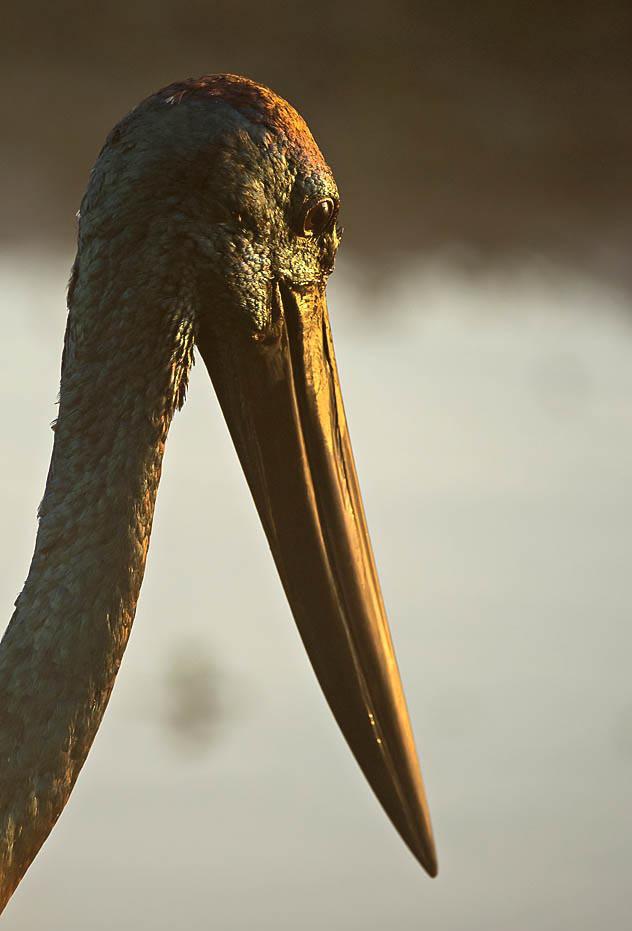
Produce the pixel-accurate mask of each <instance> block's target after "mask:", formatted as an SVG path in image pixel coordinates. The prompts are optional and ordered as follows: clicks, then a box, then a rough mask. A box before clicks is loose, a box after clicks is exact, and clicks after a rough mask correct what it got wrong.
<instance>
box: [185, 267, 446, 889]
mask: <svg viewBox="0 0 632 931" xmlns="http://www.w3.org/2000/svg"><path fill="white" fill-rule="evenodd" d="M272 321H273V322H272V327H271V330H270V331H269V332H268V333H267V334H266V335H265V336H264V337H261V338H257V337H253V335H252V334H251V333H246V332H244V331H242V330H241V328H240V327H236V326H232V327H231V326H228V325H226V324H224V325H223V326H219V325H218V326H203V327H202V332H201V334H200V336H199V338H198V345H199V348H200V351H201V353H202V356H203V358H204V361H205V363H206V366H207V368H208V370H209V373H210V375H211V378H212V380H213V384H214V386H215V390H216V392H217V395H218V397H219V401H220V404H221V406H222V410H223V412H224V416H225V418H226V422H227V424H228V427H229V429H230V432H231V435H232V438H233V441H234V443H235V446H236V448H237V452H238V455H239V458H240V461H241V464H242V467H243V469H244V472H245V474H246V478H247V480H248V484H249V486H250V489H251V491H252V495H253V498H254V500H255V504H256V506H257V510H258V512H259V516H260V518H261V521H262V523H263V526H264V529H265V532H266V534H267V537H268V541H269V543H270V548H271V550H272V554H273V556H274V560H275V562H276V565H277V569H278V571H279V574H280V576H281V580H282V582H283V587H284V589H285V592H286V595H287V598H288V601H289V603H290V606H291V608H292V612H293V614H294V618H295V620H296V623H297V625H298V629H299V632H300V634H301V637H302V640H303V643H304V644H305V648H306V650H307V653H308V655H309V658H310V661H311V663H312V666H313V667H314V671H315V672H316V675H317V677H318V680H319V682H320V684H321V687H322V689H323V692H324V694H325V697H326V699H327V701H328V703H329V705H330V707H331V710H332V711H333V713H334V715H335V717H336V720H337V721H338V724H339V725H340V728H341V729H342V732H343V734H344V736H345V738H346V740H347V742H348V744H349V747H350V748H351V750H352V752H353V753H354V755H355V757H356V759H357V761H358V763H359V764H360V767H361V768H362V771H363V772H364V775H365V776H366V778H367V780H368V781H369V783H370V785H371V787H372V788H373V790H374V792H375V794H376V795H377V797H378V799H379V801H380V802H381V804H382V805H383V807H384V809H385V811H386V813H387V814H388V816H389V817H390V819H391V821H392V822H393V824H394V825H395V827H396V828H397V830H398V831H399V833H400V834H401V836H402V838H403V839H404V841H405V842H406V844H407V845H408V846H409V848H410V849H411V851H412V852H413V854H414V855H415V857H417V859H418V860H419V862H420V863H421V865H422V866H423V867H424V869H425V870H426V871H427V872H428V873H429V874H430V875H431V876H435V875H436V873H437V859H436V853H435V846H434V840H433V835H432V827H431V823H430V815H429V812H428V804H427V802H426V797H425V793H424V787H423V782H422V778H421V773H420V770H419V764H418V761H417V754H416V751H415V744H414V739H413V735H412V730H411V726H410V721H409V718H408V712H407V709H406V700H405V698H404V692H403V689H402V684H401V680H400V677H399V672H398V669H397V661H396V659H395V653H394V650H393V644H392V641H391V637H390V632H389V628H388V621H387V619H386V613H385V610H384V604H383V601H382V595H381V592H380V585H379V580H378V577H377V571H376V568H375V562H374V559H373V553H372V550H371V543H370V540H369V534H368V530H367V526H366V520H365V516H364V509H363V506H362V499H361V496H360V488H359V485H358V479H357V476H356V471H355V465H354V461H353V453H352V450H351V443H350V440H349V433H348V430H347V423H346V418H345V413H344V408H343V403H342V397H341V393H340V385H339V381H338V372H337V369H336V362H335V357H334V349H333V343H332V338H331V331H330V327H329V318H328V313H327V305H326V301H325V294H324V288H320V287H314V288H312V289H310V290H307V291H302V292H301V293H298V292H297V291H295V290H293V289H291V288H289V287H288V286H286V285H283V284H280V285H275V286H274V288H273V292H272Z"/></svg>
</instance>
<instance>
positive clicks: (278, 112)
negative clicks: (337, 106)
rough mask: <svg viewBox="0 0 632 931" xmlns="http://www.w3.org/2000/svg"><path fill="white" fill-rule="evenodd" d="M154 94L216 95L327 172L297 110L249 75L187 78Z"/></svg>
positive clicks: (172, 98)
mask: <svg viewBox="0 0 632 931" xmlns="http://www.w3.org/2000/svg"><path fill="white" fill-rule="evenodd" d="M155 96H156V97H158V98H160V99H162V100H164V101H165V102H166V103H173V104H179V103H180V102H181V101H182V100H184V99H185V98H191V97H202V98H209V97H219V98H220V99H221V100H224V101H226V103H229V104H230V105H231V106H233V107H235V109H236V110H239V111H240V112H241V113H243V114H244V116H246V117H247V118H248V119H249V120H250V121H251V122H253V123H259V124H262V125H264V126H267V127H269V128H270V129H271V130H272V131H274V132H276V133H279V134H281V135H283V136H285V137H286V139H287V140H288V142H289V143H290V144H291V145H292V146H294V147H296V148H297V149H299V150H301V151H302V152H303V153H304V155H306V156H307V157H308V159H309V160H310V161H312V162H314V163H315V164H316V165H317V166H318V167H319V168H320V169H321V170H322V169H325V170H326V171H327V172H329V171H330V169H329V167H328V166H327V163H326V162H325V160H324V158H323V155H322V153H321V151H320V149H319V148H318V146H317V145H316V141H315V140H314V137H313V136H312V134H311V132H310V131H309V128H308V126H307V123H306V122H305V120H304V119H303V117H302V116H301V115H300V113H297V112H296V110H295V109H294V107H292V106H291V105H290V104H289V103H288V102H287V100H284V99H283V98H282V97H279V96H278V94H275V93H274V91H272V90H270V88H269V87H264V86H263V85H262V84H257V83H256V82H255V81H251V80H250V79H249V78H244V77H241V76H240V75H238V74H206V75H202V77H200V78H197V79H194V78H189V79H188V80H186V81H176V82H175V83H174V84H169V85H168V87H163V88H162V90H159V91H158V92H157V94H156V95H155Z"/></svg>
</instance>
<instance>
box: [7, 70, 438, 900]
mask: <svg viewBox="0 0 632 931" xmlns="http://www.w3.org/2000/svg"><path fill="white" fill-rule="evenodd" d="M339 207H340V197H339V193H338V189H337V186H336V183H335V180H334V175H333V173H332V170H331V169H330V168H329V166H328V164H327V162H326V161H325V158H324V156H323V155H322V153H321V151H320V149H319V147H318V145H317V144H316V142H315V140H314V137H313V136H312V133H311V132H310V130H309V128H308V126H307V124H306V123H305V121H304V120H303V118H302V117H301V116H300V115H299V114H298V112H297V111H296V110H295V109H294V108H293V107H292V106H291V105H290V104H289V103H288V102H287V101H286V100H284V99H283V98H281V97H280V96H278V95H277V94H276V93H275V92H273V91H272V90H270V89H269V88H267V87H265V86H263V85H261V84H258V83H256V82H254V81H252V80H250V79H248V78H245V77H241V76H239V75H233V74H215V75H205V76H203V77H201V78H199V79H191V78H189V79H187V80H183V81H178V82H175V83H173V84H170V85H168V86H167V87H163V88H162V89H161V90H159V91H157V92H156V93H154V94H152V95H151V96H149V97H147V98H146V99H144V100H143V101H141V103H139V104H138V106H136V107H135V108H134V109H133V110H132V111H131V112H130V113H129V114H127V116H125V117H124V118H123V119H122V120H121V121H120V122H119V123H118V124H117V125H116V126H115V127H114V128H113V129H112V131H111V132H110V133H109V135H108V136H107V138H106V140H105V144H104V145H103V148H102V150H101V152H100V154H99V156H98V158H97V161H96V163H95V165H94V168H93V169H92V171H91V174H90V178H89V183H88V186H87V190H86V192H85V195H84V197H83V199H82V202H81V207H80V210H79V213H78V236H77V240H78V241H77V253H76V258H75V261H74V264H73V266H72V272H71V277H70V282H69V286H68V297H67V304H68V316H67V323H66V331H65V336H64V344H63V352H62V362H61V380H60V389H59V409H58V416H57V419H56V421H55V423H54V424H53V429H54V442H53V451H52V456H51V461H50V466H49V470H48V476H47V480H46V485H45V491H44V495H43V498H42V501H41V504H40V507H39V510H38V531H37V537H36V542H35V549H34V554H33V557H32V561H31V565H30V568H29V572H28V576H27V579H26V582H25V584H24V587H23V589H22V591H21V593H20V595H19V596H18V598H17V600H16V602H15V611H14V613H13V615H12V617H11V620H10V622H9V625H8V627H7V629H6V631H5V634H4V636H3V639H2V642H1V644H0V911H2V910H3V909H4V907H5V906H6V904H7V902H8V901H9V899H10V897H11V895H12V894H13V892H14V890H15V888H16V886H17V885H18V883H19V882H20V880H21V879H22V877H23V876H24V874H25V872H26V870H27V869H28V867H29V865H30V864H31V862H32V861H33V859H34V857H35V856H36V854H37V853H38V851H39V849H40V847H41V846H42V844H43V843H44V841H45V840H46V838H47V836H48V834H49V833H50V831H51V830H52V828H53V826H54V825H55V823H56V821H57V819H58V818H59V816H60V815H61V813H62V811H63V809H64V806H65V805H66V803H67V801H68V798H69V796H70V793H71V791H72V789H73V787H74V785H75V782H76V779H77V777H78V775H79V772H80V770H81V767H82V765H83V763H84V761H85V759H86V757H87V754H88V752H89V750H90V747H91V745H92V742H93V740H94V738H95V735H96V733H97V730H98V727H99V724H100V722H101V719H102V717H103V714H104V711H105V709H106V706H107V703H108V700H109V697H110V694H111V691H112V687H113V685H114V681H115V678H116V675H117V672H118V669H119V666H120V663H121V659H122V656H123V653H124V650H125V647H126V644H127V641H128V637H129V634H130V629H131V626H132V622H133V619H134V614H135V610H136V603H137V599H138V596H139V592H140V588H141V584H142V580H143V573H144V569H145V562H146V558H147V551H148V545H149V539H150V534H151V527H152V518H153V513H154V504H155V500H156V494H157V490H158V484H159V481H160V474H161V465H162V458H163V452H164V448H165V442H166V439H167V434H168V431H169V427H170V424H171V421H172V418H173V417H174V414H175V413H176V411H177V410H179V409H180V408H181V407H182V405H183V403H184V401H185V396H186V391H187V383H188V376H189V371H190V368H191V365H192V363H193V361H194V350H196V351H197V353H199V355H200V356H201V358H202V360H203V362H204V364H205V366H206V368H207V370H208V373H209V376H210V381H211V382H212V385H213V387H214V389H215V393H216V395H217V397H218V400H219V403H220V406H221V409H222V412H223V415H224V418H225V420H226V423H227V426H228V429H229V432H230V435H231V437H232V440H233V442H234V444H235V447H236V450H237V454H238V458H239V461H240V463H241V467H242V468H243V471H244V473H245V476H246V479H247V482H248V485H249V488H250V491H251V493H252V496H253V499H254V503H255V506H256V509H257V511H258V513H259V517H260V520H261V523H262V525H263V529H264V531H265V533H266V535H267V539H268V543H269V546H270V549H271V551H272V555H273V558H274V561H275V563H276V567H277V570H278V573H279V576H280V579H281V582H282V585H283V588H284V590H285V593H286V596H287V599H288V602H289V605H290V608H291V611H292V614H293V616H294V619H295V621H296V624H297V626H298V630H299V633H300V636H301V638H302V641H303V643H304V646H305V648H306V650H307V653H308V656H309V659H310V661H311V664H312V667H313V669H314V672H315V674H316V677H317V679H318V681H319V683H320V686H321V688H322V691H323V693H324V696H325V698H326V700H327V702H328V704H329V706H330V708H331V711H332V712H333V714H334V717H335V719H336V720H337V722H338V725H339V726H340V728H341V730H342V733H343V735H344V737H345V738H346V741H347V743H348V745H349V747H350V749H351V751H352V753H353V754H354V756H355V758H356V760H357V762H358V763H359V765H360V768H361V770H362V771H363V773H364V776H365V777H366V779H367V780H368V782H369V784H370V786H371V787H372V789H373V791H374V793H375V794H376V796H377V798H378V800H379V802H380V803H381V805H382V806H383V808H384V810H385V812H386V814H387V815H388V816H389V818H390V819H391V821H392V823H393V825H394V826H395V828H396V829H397V831H398V832H399V834H400V835H401V837H402V839H403V840H404V842H405V843H406V844H407V846H408V847H409V849H410V851H411V852H412V853H413V855H414V856H415V857H416V858H417V860H418V861H419V862H420V863H421V865H422V866H423V867H424V869H425V870H426V872H427V873H428V874H429V875H431V876H435V875H436V873H437V858H436V851H435V844H434V838H433V831H432V825H431V820H430V814H429V809H428V803H427V800H426V794H425V789H424V785H423V781H422V777H421V771H420V767H419V762H418V757H417V752H416V748H415V743H414V738H413V733H412V729H411V724H410V720H409V716H408V711H407V707H406V700H405V697H404V692H403V687H402V684H401V679H400V676H399V672H398V666H397V661H396V657H395V653H394V649H393V643H392V639H391V635H390V632H389V626H388V621H387V618H386V613H385V609H384V603H383V598H382V595H381V591H380V584H379V580H378V576H377V571H376V567H375V561H374V557H373V554H372V549H371V542H370V539H369V534H368V530H367V525H366V518H365V514H364V509H363V504H362V498H361V494H360V488H359V484H358V479H357V474H356V469H355V465H354V459H353V453H352V448H351V443H350V439H349V432H348V427H347V421H346V417H345V411H344V407H343V401H342V396H341V391H340V382H339V377H338V370H337V364H336V359H335V355H334V347H333V342H332V335H331V327H330V322H329V313H328V308H327V302H326V284H327V280H328V277H329V275H330V274H331V272H332V270H333V267H334V260H335V256H336V252H337V249H338V246H339V243H340V240H341V236H342V229H341V226H340V221H339Z"/></svg>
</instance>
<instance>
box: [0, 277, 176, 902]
mask: <svg viewBox="0 0 632 931" xmlns="http://www.w3.org/2000/svg"><path fill="white" fill-rule="evenodd" d="M100 267H101V268H102V266H100V265H99V262H92V263H90V264H89V266H88V269H87V271H84V273H83V274H81V270H80V269H78V268H77V267H75V270H74V273H73V280H72V281H71V290H70V293H69V306H70V310H69V316H68V324H67V329H66V337H65V343H64V356H63V361H62V378H61V387H60V402H59V417H58V419H57V423H56V425H55V426H54V429H55V441H54V447H53V454H52V459H51V464H50V468H49V473H48V480H47V483H46V490H45V494H44V498H43V500H42V503H41V505H40V511H39V517H40V521H39V529H38V534H37V540H36V545H35V552H34V555H33V560H32V563H31V567H30V571H29V574H28V578H27V580H26V583H25V586H24V589H23V591H22V593H21V594H20V596H19V598H18V600H17V601H16V610H15V612H14V615H13V617H12V619H11V621H10V624H9V627H8V628H7V631H6V633H5V636H4V638H3V640H2V643H1V644H0V912H1V911H2V909H3V907H4V905H5V904H6V902H7V901H8V899H9V897H10V895H11V894H12V892H13V890H14V888H15V886H16V885H17V883H18V882H19V881H20V879H21V877H22V875H23V874H24V872H25V871H26V869H27V868H28V866H29V864H30V862H31V860H32V859H33V857H34V856H35V854H36V853H37V851H38V849H39V847H40V846H41V844H42V843H43V842H44V840H45V839H46V837H47V835H48V833H49V831H50V830H51V828H52V827H53V825H54V823H55V821H56V820H57V818H58V817H59V814H60V813H61V811H62V809H63V807H64V805H65V803H66V801H67V799H68V796H69V794H70V791H71V789H72V787H73V785H74V782H75V780H76V778H77V775H78V773H79V770H80V769H81V766H82V765H83V762H84V760H85V758H86V755H87V753H88V750H89V749H90V745H91V743H92V741H93V739H94V736H95V734H96V731H97V728H98V726H99V723H100V721H101V718H102V716H103V713H104V711H105V708H106V705H107V702H108V699H109V696H110V692H111V690H112V686H113V684H114V679H115V676H116V673H117V671H118V668H119V665H120V662H121V658H122V655H123V652H124V649H125V646H126V644H127V640H128V637H129V633H130V629H131V625H132V621H133V618H134V613H135V609H136V602H137V599H138V595H139V591H140V586H141V582H142V578H143V573H144V569H145V560H146V557H147V548H148V544H149V536H150V532H151V525H152V519H153V513H154V504H155V498H156V492H157V489H158V482H159V479H160V472H161V465H162V457H163V451H164V445H165V440H166V437H167V432H168V429H169V426H170V423H171V419H172V416H173V414H174V411H175V410H176V409H177V407H179V406H180V405H181V404H182V402H183V400H184V393H185V390H186V384H187V376H188V371H189V367H190V365H191V361H192V351H193V339H194V322H193V313H192V310H191V307H192V301H191V299H190V296H189V295H188V294H187V289H186V288H185V287H183V286H182V282H181V280H180V283H179V285H178V288H176V287H174V288H170V287H169V283H168V282H164V281H162V282H160V281H158V282H156V284H154V285H153V287H152V288H151V290H150V289H149V288H148V287H145V286H143V285H142V283H141V284H137V285H133V286H130V284H129V281H130V276H127V282H128V283H127V285H126V284H125V279H123V280H121V279H120V278H119V279H117V281H118V283H110V284H108V283H105V284H104V283H103V282H102V281H100V280H99V277H98V271H99V268H100ZM151 271H152V272H153V270H151ZM140 280H141V282H142V281H143V278H142V277H141V279H140ZM145 280H146V279H145Z"/></svg>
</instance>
